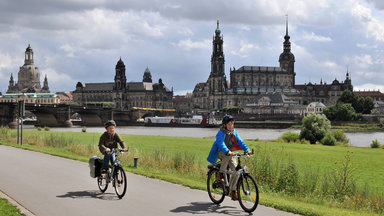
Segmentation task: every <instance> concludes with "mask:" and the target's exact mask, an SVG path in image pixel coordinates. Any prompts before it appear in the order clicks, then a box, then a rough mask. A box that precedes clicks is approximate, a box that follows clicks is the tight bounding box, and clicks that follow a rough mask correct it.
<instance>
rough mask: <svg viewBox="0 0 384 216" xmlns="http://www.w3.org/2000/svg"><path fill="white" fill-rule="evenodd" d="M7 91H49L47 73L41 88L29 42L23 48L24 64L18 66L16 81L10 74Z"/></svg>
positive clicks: (37, 69) (38, 73)
mask: <svg viewBox="0 0 384 216" xmlns="http://www.w3.org/2000/svg"><path fill="white" fill-rule="evenodd" d="M8 93H50V91H49V87H48V79H47V75H45V78H44V84H43V88H41V85H40V72H39V68H38V67H36V66H35V64H34V60H33V50H32V48H31V45H30V44H28V47H27V49H26V50H25V60H24V65H23V66H21V67H20V70H19V73H18V80H17V82H15V81H14V79H13V75H12V74H11V78H10V79H9V85H8V90H7V94H8Z"/></svg>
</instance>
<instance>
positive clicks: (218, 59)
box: [207, 20, 228, 109]
mask: <svg viewBox="0 0 384 216" xmlns="http://www.w3.org/2000/svg"><path fill="white" fill-rule="evenodd" d="M223 43H224V42H223V36H222V35H221V31H220V25H219V20H217V27H216V30H215V35H214V36H213V41H212V56H211V73H210V75H209V78H208V80H207V87H208V104H209V105H208V107H209V108H210V109H220V108H222V107H223V106H224V95H225V93H226V91H227V88H228V85H227V78H226V76H225V72H224V62H225V60H224V51H223Z"/></svg>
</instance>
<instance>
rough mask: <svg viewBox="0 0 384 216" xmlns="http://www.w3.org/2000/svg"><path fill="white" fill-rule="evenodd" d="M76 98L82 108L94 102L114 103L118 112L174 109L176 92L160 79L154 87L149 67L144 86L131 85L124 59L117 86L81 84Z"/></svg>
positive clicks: (116, 69)
mask: <svg viewBox="0 0 384 216" xmlns="http://www.w3.org/2000/svg"><path fill="white" fill-rule="evenodd" d="M72 95H73V101H74V102H78V103H80V104H82V105H86V104H87V103H92V102H114V103H115V104H116V108H121V109H131V108H133V107H145V108H158V109H167V108H172V107H173V104H172V97H173V91H171V90H169V89H168V88H167V87H166V86H165V85H164V83H163V82H162V79H159V82H158V83H153V82H152V75H151V72H150V70H149V69H148V67H147V68H146V69H145V71H144V75H143V81H142V82H127V78H126V74H125V64H124V62H123V61H122V60H121V58H120V60H119V61H118V62H117V64H116V67H115V77H114V82H109V83H82V82H78V83H77V85H76V89H75V90H74V91H73V92H72Z"/></svg>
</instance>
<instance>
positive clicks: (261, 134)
mask: <svg viewBox="0 0 384 216" xmlns="http://www.w3.org/2000/svg"><path fill="white" fill-rule="evenodd" d="M26 129H33V127H31V126H27V128H26ZM236 130H237V131H238V132H239V134H240V136H241V138H243V139H246V140H255V139H259V140H274V139H277V138H278V137H280V136H281V135H282V134H283V133H285V132H287V131H296V132H299V131H300V130H297V129H250V128H237V129H236ZM51 131H74V132H80V131H81V127H79V126H74V127H71V128H51ZM104 131H105V129H104V128H103V127H88V128H87V132H96V133H103V132H104ZM116 131H117V132H118V133H121V134H135V135H152V136H173V137H197V138H204V137H205V138H214V137H215V135H216V133H217V131H218V128H177V127H145V126H121V127H117V128H116ZM345 135H346V136H347V137H348V139H349V142H350V144H351V145H352V146H357V147H369V146H370V144H371V143H372V140H374V139H377V140H378V141H379V142H380V143H384V132H354V133H345Z"/></svg>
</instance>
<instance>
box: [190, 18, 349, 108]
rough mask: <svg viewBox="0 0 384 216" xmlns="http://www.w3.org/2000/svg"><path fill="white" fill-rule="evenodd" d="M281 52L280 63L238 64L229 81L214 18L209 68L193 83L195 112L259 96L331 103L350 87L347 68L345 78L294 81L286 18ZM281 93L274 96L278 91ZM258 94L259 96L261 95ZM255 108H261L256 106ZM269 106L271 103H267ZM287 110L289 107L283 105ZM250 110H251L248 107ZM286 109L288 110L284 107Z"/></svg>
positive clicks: (254, 100)
mask: <svg viewBox="0 0 384 216" xmlns="http://www.w3.org/2000/svg"><path fill="white" fill-rule="evenodd" d="M285 30H286V31H285V36H284V42H283V52H282V53H281V54H280V56H279V66H278V67H276V66H241V67H239V68H237V69H236V68H230V78H229V80H230V82H228V81H227V78H226V75H225V58H224V50H223V43H224V41H223V37H222V35H221V30H220V26H219V21H217V28H216V30H215V35H214V37H213V41H212V44H213V50H212V55H211V72H210V74H209V77H208V80H207V81H206V82H201V83H198V84H196V86H195V88H194V90H193V97H192V101H193V107H192V109H193V110H194V112H209V111H213V110H219V109H222V108H224V107H235V106H238V107H243V108H244V107H246V106H247V105H249V104H258V103H259V100H260V98H269V97H270V99H268V100H274V99H273V98H284V101H289V102H287V103H278V104H281V106H287V107H288V106H294V105H295V104H297V105H298V106H299V105H308V104H310V103H311V102H316V101H318V102H321V103H323V104H326V105H329V104H334V103H335V102H336V100H337V98H338V97H339V96H340V95H341V94H342V92H343V91H344V90H346V89H349V90H351V91H352V90H353V86H352V81H351V79H350V74H349V72H348V71H347V74H346V78H345V80H344V82H339V81H338V80H336V79H335V80H334V81H333V82H332V83H331V84H326V83H323V82H322V81H321V82H320V84H312V83H308V84H304V85H297V84H296V82H295V77H296V71H295V61H296V60H295V56H294V54H293V53H292V52H291V42H290V36H289V35H288V20H287V22H286V29H285ZM278 94H279V95H281V96H279V97H277V95H278ZM260 95H261V96H260ZM257 109H260V106H258V108H257ZM268 110H270V107H268ZM285 110H289V109H285ZM249 111H250V112H251V113H252V112H253V111H252V110H249ZM287 112H288V111H287ZM295 112H296V111H295Z"/></svg>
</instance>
